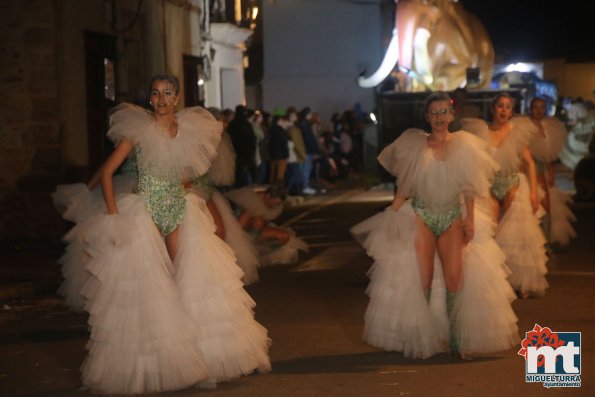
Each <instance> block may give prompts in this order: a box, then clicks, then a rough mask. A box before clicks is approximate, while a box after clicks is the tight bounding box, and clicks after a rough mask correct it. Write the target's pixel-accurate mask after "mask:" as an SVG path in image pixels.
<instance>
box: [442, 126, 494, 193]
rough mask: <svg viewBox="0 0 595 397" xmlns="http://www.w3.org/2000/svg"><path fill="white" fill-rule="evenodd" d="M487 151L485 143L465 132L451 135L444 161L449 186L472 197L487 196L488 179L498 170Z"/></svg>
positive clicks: (487, 147)
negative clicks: (449, 180) (455, 187)
mask: <svg viewBox="0 0 595 397" xmlns="http://www.w3.org/2000/svg"><path fill="white" fill-rule="evenodd" d="M489 149H490V148H489V144H488V143H487V142H485V141H484V140H482V139H480V138H478V137H476V136H474V135H472V134H470V133H468V132H466V131H458V132H455V133H453V139H452V140H451V141H450V142H449V145H448V147H447V152H446V160H445V163H446V168H447V169H448V173H449V176H450V179H451V182H450V184H454V185H456V186H457V187H458V188H460V189H461V190H462V191H464V192H466V193H467V194H471V195H473V196H488V195H489V189H490V178H491V177H492V176H493V174H494V173H495V172H496V171H498V169H499V168H500V167H499V166H498V163H496V161H495V160H494V159H493V158H492V156H491V155H490V151H489ZM452 181H455V182H456V183H453V182H452Z"/></svg>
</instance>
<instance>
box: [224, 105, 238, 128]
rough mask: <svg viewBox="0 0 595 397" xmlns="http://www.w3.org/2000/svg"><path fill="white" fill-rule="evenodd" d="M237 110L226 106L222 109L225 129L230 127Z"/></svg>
mask: <svg viewBox="0 0 595 397" xmlns="http://www.w3.org/2000/svg"><path fill="white" fill-rule="evenodd" d="M234 116H235V112H234V111H233V110H231V109H230V108H225V109H223V110H222V111H221V123H223V129H224V130H225V131H227V130H228V128H229V123H231V121H232V120H233V118H234Z"/></svg>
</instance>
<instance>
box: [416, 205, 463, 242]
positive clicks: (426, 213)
mask: <svg viewBox="0 0 595 397" xmlns="http://www.w3.org/2000/svg"><path fill="white" fill-rule="evenodd" d="M411 206H412V207H413V210H414V211H415V213H416V214H417V215H419V217H420V218H421V219H422V220H423V221H424V223H425V224H426V226H427V227H428V229H430V231H431V232H432V233H433V234H434V236H436V237H438V236H440V235H441V234H442V233H444V232H445V231H446V230H447V229H448V228H449V227H450V225H452V223H453V222H454V220H455V219H457V218H458V217H460V216H461V205H460V204H459V203H458V202H457V203H454V204H453V205H452V207H451V208H450V209H448V210H445V211H434V210H431V209H429V208H427V207H425V206H424V205H423V204H422V203H421V201H420V200H419V199H418V198H414V199H413V201H412V202H411Z"/></svg>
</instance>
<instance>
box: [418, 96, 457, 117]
mask: <svg viewBox="0 0 595 397" xmlns="http://www.w3.org/2000/svg"><path fill="white" fill-rule="evenodd" d="M437 101H446V102H448V104H449V105H452V99H450V96H449V95H448V94H447V93H446V92H443V91H437V92H434V93H432V94H430V95H429V96H428V97H427V98H426V101H425V102H424V114H427V113H428V109H429V108H430V105H431V104H432V103H433V102H437Z"/></svg>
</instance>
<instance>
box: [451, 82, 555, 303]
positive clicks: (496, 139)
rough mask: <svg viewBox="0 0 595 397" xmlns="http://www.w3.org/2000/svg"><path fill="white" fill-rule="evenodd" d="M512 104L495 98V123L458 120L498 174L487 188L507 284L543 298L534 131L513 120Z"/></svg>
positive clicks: (542, 242) (508, 99) (543, 253)
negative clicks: (478, 141)
mask: <svg viewBox="0 0 595 397" xmlns="http://www.w3.org/2000/svg"><path fill="white" fill-rule="evenodd" d="M513 107H514V100H513V98H512V97H510V96H509V95H507V94H499V95H497V96H496V97H495V98H494V99H493V100H492V104H491V109H492V113H493V121H492V122H491V124H489V125H488V124H487V123H486V122H485V121H483V120H481V119H475V118H467V119H463V120H462V125H463V128H464V129H465V130H467V131H470V132H473V133H474V134H476V135H477V136H479V137H480V138H482V139H483V140H485V141H486V142H488V143H489V148H490V152H491V154H492V156H493V158H494V159H495V160H496V162H497V163H498V164H499V165H500V170H499V171H498V172H497V173H496V175H495V178H494V179H493V181H492V187H491V203H492V204H491V205H492V213H493V219H494V221H495V222H497V223H498V228H497V231H496V237H495V238H496V241H497V242H498V244H499V245H500V247H501V248H502V250H503V251H504V252H505V253H506V264H507V265H508V267H509V268H510V270H511V272H512V273H511V275H510V276H509V281H510V283H511V285H512V287H513V288H514V289H515V290H517V292H518V294H519V296H520V297H522V298H528V297H529V296H542V295H543V294H544V293H545V290H546V288H547V287H548V282H547V280H546V278H545V275H546V273H547V267H546V262H547V256H546V251H545V243H546V241H545V236H544V235H543V232H542V230H541V228H540V226H539V217H538V216H539V212H538V210H539V198H538V191H537V176H536V172H535V163H534V161H533V157H532V156H531V151H530V150H529V146H528V145H529V140H530V139H531V137H532V136H533V135H535V134H536V133H537V127H536V126H535V124H533V122H532V121H531V120H530V119H529V118H528V117H525V116H522V117H514V118H512V109H513ZM523 171H524V172H523Z"/></svg>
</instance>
